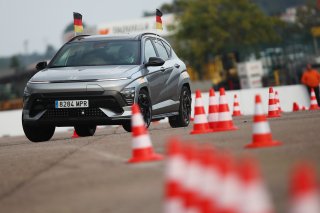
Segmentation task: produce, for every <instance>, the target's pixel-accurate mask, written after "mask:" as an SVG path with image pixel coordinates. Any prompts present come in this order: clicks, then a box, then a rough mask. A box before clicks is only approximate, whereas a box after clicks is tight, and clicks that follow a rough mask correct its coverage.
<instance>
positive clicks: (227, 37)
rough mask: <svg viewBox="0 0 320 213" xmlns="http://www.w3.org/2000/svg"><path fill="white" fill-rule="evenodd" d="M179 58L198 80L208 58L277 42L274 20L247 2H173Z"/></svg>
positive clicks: (226, 0)
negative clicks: (187, 65) (193, 70)
mask: <svg viewBox="0 0 320 213" xmlns="http://www.w3.org/2000/svg"><path fill="white" fill-rule="evenodd" d="M175 3H176V4H178V5H179V8H181V12H180V13H177V14H176V15H177V21H178V23H179V25H178V26H177V28H176V34H175V39H176V41H177V42H176V44H178V46H177V49H178V52H179V55H181V56H182V57H183V58H184V59H185V60H186V61H187V62H189V64H191V65H192V66H193V67H195V68H196V70H197V71H198V72H199V74H200V77H201V76H202V74H203V70H204V69H205V68H204V67H205V65H206V64H207V63H208V61H209V59H210V57H212V56H215V55H218V54H221V53H224V52H229V51H233V50H239V49H241V48H245V47H249V46H252V45H258V44H264V43H268V42H273V41H276V40H277V39H279V38H278V37H277V34H276V32H275V30H274V26H275V23H276V21H275V19H274V18H271V17H268V16H266V15H265V14H264V13H263V12H262V11H261V10H260V9H259V8H258V6H257V5H255V4H253V3H252V2H251V1H250V0H237V1H234V0H177V1H176V2H175Z"/></svg>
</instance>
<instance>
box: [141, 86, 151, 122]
mask: <svg viewBox="0 0 320 213" xmlns="http://www.w3.org/2000/svg"><path fill="white" fill-rule="evenodd" d="M138 105H139V107H140V111H141V115H142V117H143V120H144V123H145V124H146V128H148V127H149V126H150V123H151V119H152V104H151V99H150V96H149V93H148V92H147V91H146V90H140V92H139V96H138Z"/></svg>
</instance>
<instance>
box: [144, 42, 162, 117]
mask: <svg viewBox="0 0 320 213" xmlns="http://www.w3.org/2000/svg"><path fill="white" fill-rule="evenodd" d="M150 57H158V55H157V52H156V50H155V48H154V44H153V41H152V39H151V38H147V39H146V40H145V41H144V61H145V63H146V62H147V61H148V60H149V58H150ZM163 70H164V69H163V66H148V67H146V73H145V74H146V78H147V80H148V82H149V88H150V91H149V92H150V98H151V102H152V110H153V115H157V114H159V113H161V112H159V108H157V104H159V102H160V91H161V90H162V89H163V84H164V79H163V77H162V73H163ZM154 106H155V107H154Z"/></svg>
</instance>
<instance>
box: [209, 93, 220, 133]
mask: <svg viewBox="0 0 320 213" xmlns="http://www.w3.org/2000/svg"><path fill="white" fill-rule="evenodd" d="M209 94H210V95H209V116H208V122H209V126H210V128H211V129H213V130H214V129H215V128H216V127H217V122H218V120H219V113H218V111H219V103H218V99H217V97H216V95H215V92H214V90H213V89H212V88H211V89H210V92H209Z"/></svg>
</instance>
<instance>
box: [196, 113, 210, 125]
mask: <svg viewBox="0 0 320 213" xmlns="http://www.w3.org/2000/svg"><path fill="white" fill-rule="evenodd" d="M194 123H195V124H203V123H208V121H207V117H206V115H205V114H200V115H196V116H195V117H194Z"/></svg>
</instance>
